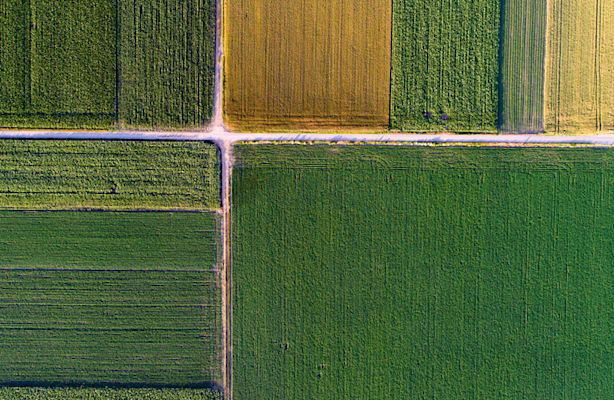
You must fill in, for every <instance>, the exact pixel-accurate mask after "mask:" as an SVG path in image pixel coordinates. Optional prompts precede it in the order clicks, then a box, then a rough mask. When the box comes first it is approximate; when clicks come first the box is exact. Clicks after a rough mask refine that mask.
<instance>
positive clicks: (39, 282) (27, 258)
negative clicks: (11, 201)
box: [0, 211, 222, 387]
mask: <svg viewBox="0 0 614 400" xmlns="http://www.w3.org/2000/svg"><path fill="white" fill-rule="evenodd" d="M218 223H219V222H218V220H217V218H216V217H215V215H214V214H212V213H168V212H167V213H138V212H124V213H116V212H15V211H3V212H0V249H1V250H0V253H1V254H2V265H1V266H0V309H1V310H2V312H1V313H0V336H1V337H2V342H1V344H0V385H3V386H6V385H11V386H15V385H17V386H21V385H36V386H40V385H43V386H45V385H56V384H60V385H81V384H84V385H96V386H98V385H114V386H157V385H160V386H171V387H173V386H178V387H181V386H199V387H200V386H202V387H218V386H219V385H220V382H221V358H220V357H221V355H220V351H221V341H222V337H221V312H220V301H221V291H220V288H219V282H218V279H219V277H218V274H217V264H218V258H217V257H218V256H217V255H218V254H219V229H218Z"/></svg>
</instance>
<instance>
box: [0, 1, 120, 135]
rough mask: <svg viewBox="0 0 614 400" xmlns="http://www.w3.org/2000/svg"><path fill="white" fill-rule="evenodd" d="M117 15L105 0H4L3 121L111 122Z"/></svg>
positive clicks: (0, 27)
mask: <svg viewBox="0 0 614 400" xmlns="http://www.w3.org/2000/svg"><path fill="white" fill-rule="evenodd" d="M116 12H117V7H116V6H115V2H114V1H108V0H96V1H83V0H71V1H63V0H31V1H23V0H6V1H4V2H3V4H2V5H1V6H0V39H1V40H0V54H1V55H2V56H3V58H2V60H3V62H2V65H3V66H2V67H0V81H2V82H3V84H2V85H0V126H1V127H22V126H34V127H36V126H41V127H46V126H51V127H56V126H57V127H69V126H81V127H84V128H100V127H105V126H110V125H111V124H112V123H113V122H114V120H115V117H114V114H115V95H116V93H115V92H116V62H115V58H116V57H115V54H116V36H117V34H116V25H115V22H116ZM5 55H6V60H7V63H6V65H5V62H4V60H5V58H4V56H5ZM5 82H6V84H5Z"/></svg>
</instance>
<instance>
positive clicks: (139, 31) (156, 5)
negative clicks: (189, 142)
mask: <svg viewBox="0 0 614 400" xmlns="http://www.w3.org/2000/svg"><path fill="white" fill-rule="evenodd" d="M119 10H120V13H119V26H120V39H119V43H120V48H119V56H118V59H119V121H120V124H121V125H122V126H124V127H125V126H136V127H143V126H144V127H159V126H161V127H199V126H203V125H205V124H206V123H207V122H208V121H209V119H210V118H211V115H212V112H213V85H214V81H215V0H165V1H159V0H119Z"/></svg>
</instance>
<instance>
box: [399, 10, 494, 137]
mask: <svg viewBox="0 0 614 400" xmlns="http://www.w3.org/2000/svg"><path fill="white" fill-rule="evenodd" d="M500 7H501V2H500V1H499V0H475V1H474V0H459V1H455V2H449V1H444V0H436V1H433V0H394V1H393V15H392V83H391V88H392V89H391V90H392V93H391V108H390V109H391V112H390V127H391V128H392V129H394V130H403V131H447V130H449V131H472V132H495V131H496V130H497V116H498V101H499V93H498V77H499V27H500V19H501V10H500Z"/></svg>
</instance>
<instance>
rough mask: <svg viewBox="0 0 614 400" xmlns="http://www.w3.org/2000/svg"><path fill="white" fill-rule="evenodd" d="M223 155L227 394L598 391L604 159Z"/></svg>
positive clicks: (433, 151)
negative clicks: (229, 304) (228, 163)
mask: <svg viewBox="0 0 614 400" xmlns="http://www.w3.org/2000/svg"><path fill="white" fill-rule="evenodd" d="M235 153H236V154H235V155H236V158H237V165H236V167H235V170H234V173H233V192H232V197H233V211H232V218H233V221H232V226H233V237H232V243H233V248H232V250H233V270H232V274H233V371H234V373H233V387H234V399H235V400H244V399H310V398H318V399H339V398H347V399H410V398H411V399H417V398H420V399H422V398H436V399H466V398H484V399H495V398H496V399H504V398H509V399H512V398H513V399H516V398H556V399H559V398H560V399H562V398H569V399H605V398H612V397H614V368H612V359H614V333H613V331H612V324H613V322H614V315H613V313H612V310H613V309H612V304H614V261H613V260H614V235H613V232H614V226H613V225H612V221H614V190H612V187H613V185H614V152H613V151H612V150H603V149H531V148H509V149H505V148H477V147H476V148H451V147H409V148H408V147H377V146H368V147H366V146H355V147H354V146H348V147H337V146H326V145H322V146H290V145H288V146H281V145H277V146H272V145H268V146H257V147H255V146H250V145H243V146H239V147H238V148H237V149H236V152H235Z"/></svg>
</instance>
